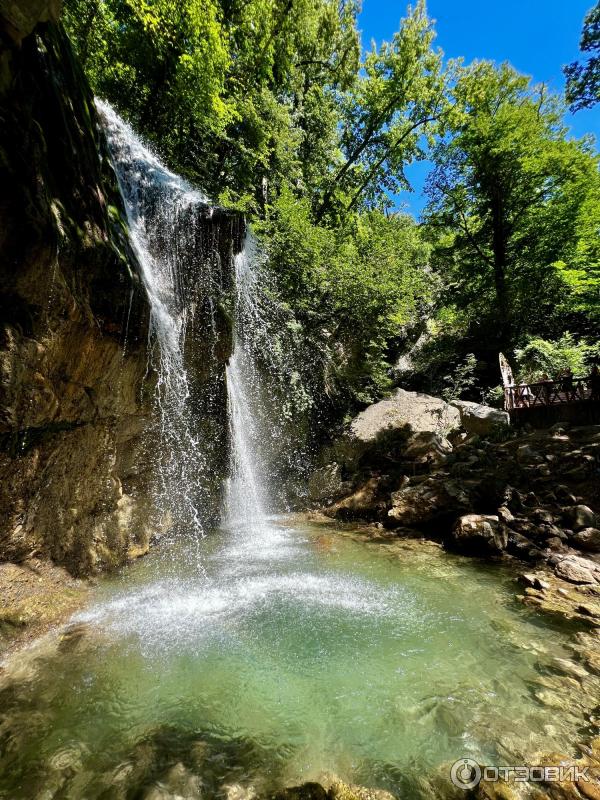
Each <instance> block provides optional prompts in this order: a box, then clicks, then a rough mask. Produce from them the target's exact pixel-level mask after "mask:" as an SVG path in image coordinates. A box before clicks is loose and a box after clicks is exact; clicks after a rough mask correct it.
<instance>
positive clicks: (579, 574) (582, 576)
mask: <svg viewBox="0 0 600 800" xmlns="http://www.w3.org/2000/svg"><path fill="white" fill-rule="evenodd" d="M554 572H555V573H556V574H557V575H558V577H559V578H563V580H565V581H569V582H570V583H585V584H595V583H597V582H598V578H600V567H598V565H597V564H595V563H594V562H593V561H590V560H589V559H588V558H582V557H581V556H565V558H562V559H561V560H560V561H558V563H557V564H556V566H555V567H554Z"/></svg>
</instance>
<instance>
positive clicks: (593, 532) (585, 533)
mask: <svg viewBox="0 0 600 800" xmlns="http://www.w3.org/2000/svg"><path fill="white" fill-rule="evenodd" d="M571 542H572V544H573V546H574V547H578V548H579V549H580V550H587V551H589V552H590V553H600V530H598V528H583V530H580V531H578V532H577V533H575V534H573V536H572V537H571Z"/></svg>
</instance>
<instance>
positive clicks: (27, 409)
mask: <svg viewBox="0 0 600 800" xmlns="http://www.w3.org/2000/svg"><path fill="white" fill-rule="evenodd" d="M58 12H59V7H58V4H57V3H56V2H42V1H41V0H38V1H37V2H36V0H27V1H25V2H19V3H16V2H9V1H7V0H2V2H0V118H1V120H2V124H1V125H0V325H1V327H0V381H1V382H0V485H1V490H0V558H2V559H6V560H12V561H19V560H23V559H26V558H30V557H33V556H37V557H49V558H51V559H52V560H54V561H55V562H56V563H60V564H63V565H65V566H66V567H67V568H68V569H69V571H70V572H72V573H73V574H76V575H82V574H88V573H91V572H94V571H98V570H100V569H102V568H106V567H107V566H111V565H116V564H118V563H121V562H122V561H123V560H124V559H125V558H126V555H127V552H128V550H130V548H132V547H137V548H140V547H141V548H145V547H146V546H147V538H148V533H147V527H146V523H147V513H146V506H147V503H146V502H145V501H146V495H145V485H146V477H147V476H146V475H145V468H144V460H143V458H142V455H141V453H142V451H141V447H142V442H143V436H142V434H143V432H144V429H145V427H146V424H147V419H148V413H149V404H148V402H147V400H146V399H145V398H146V397H147V395H148V386H147V385H144V375H145V373H146V365H147V354H146V345H145V343H146V340H147V327H148V309H147V306H146V299H145V294H144V292H143V290H142V288H141V285H140V281H139V278H138V277H137V274H136V272H135V262H134V259H133V258H132V254H131V253H130V251H129V245H128V239H127V233H126V228H125V223H124V213H123V207H122V204H121V199H120V195H119V192H118V188H117V183H116V179H115V176H114V174H113V171H112V168H111V165H110V162H109V159H108V156H107V151H106V145H105V143H104V141H103V137H102V135H101V132H100V130H99V127H98V124H97V119H96V113H95V109H94V105H93V98H92V96H91V93H90V91H89V88H88V87H87V84H86V81H85V79H84V77H83V75H82V73H81V71H80V69H79V66H78V64H77V63H76V61H75V59H74V58H73V54H72V51H71V47H70V43H69V41H68V39H67V37H66V35H65V34H64V32H63V31H62V29H61V27H60V25H59V24H58V23H57V21H56V18H57V15H58ZM147 383H148V382H146V384H147Z"/></svg>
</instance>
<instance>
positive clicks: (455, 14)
mask: <svg viewBox="0 0 600 800" xmlns="http://www.w3.org/2000/svg"><path fill="white" fill-rule="evenodd" d="M593 5H594V0H428V11H429V15H430V16H431V17H433V19H435V20H436V30H437V34H438V36H437V41H436V43H437V45H438V46H439V47H441V48H442V50H443V51H444V53H445V54H446V56H447V57H449V58H455V57H458V56H462V57H463V58H464V59H465V63H469V62H470V61H473V60H474V59H476V58H485V59H492V60H494V61H498V62H500V61H509V62H510V63H511V64H512V65H513V66H514V67H515V68H516V69H518V70H519V71H520V72H523V73H525V74H527V75H531V76H532V78H533V79H534V81H536V82H542V81H543V82H544V83H547V84H548V85H549V86H550V87H552V88H553V89H555V90H556V91H561V90H562V89H563V87H564V80H563V74H562V71H561V67H562V66H563V65H564V64H567V63H569V62H571V61H574V60H576V59H577V58H578V55H579V48H578V44H579V37H580V35H581V28H582V23H583V18H584V16H585V14H586V12H587V11H588V10H589V9H590V8H591V7H592V6H593ZM406 6H407V2H406V1H405V0H363V10H362V12H361V15H360V19H359V27H360V28H361V31H362V41H363V46H364V47H365V48H370V44H371V40H373V39H374V40H375V42H376V43H377V44H380V43H381V42H382V41H383V40H384V39H390V38H391V37H392V35H393V33H394V32H395V31H396V30H397V29H398V27H399V22H400V19H401V18H402V17H403V16H404V15H405V12H406ZM567 122H568V124H569V125H570V126H571V129H572V132H573V134H574V135H576V136H581V135H583V134H584V133H588V132H591V133H594V134H596V136H597V137H598V138H599V139H600V104H599V105H598V106H596V107H595V108H593V109H590V110H588V111H579V112H578V113H577V114H574V115H572V114H569V115H568V118H567ZM428 169H429V167H428V165H427V164H426V163H423V164H416V165H414V166H412V167H410V168H409V170H408V171H407V174H408V176H409V178H410V180H411V183H412V184H413V186H414V187H415V192H414V193H408V192H403V193H402V194H401V195H399V196H398V204H399V205H406V206H407V207H408V209H409V210H410V211H412V212H413V213H414V214H416V215H418V214H419V212H420V211H421V209H422V207H423V205H424V198H423V197H422V196H421V191H420V190H421V187H422V185H423V182H424V180H425V176H426V175H427V172H428Z"/></svg>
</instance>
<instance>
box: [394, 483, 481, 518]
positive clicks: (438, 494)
mask: <svg viewBox="0 0 600 800" xmlns="http://www.w3.org/2000/svg"><path fill="white" fill-rule="evenodd" d="M470 503H471V501H470V498H469V495H468V494H467V492H465V490H464V488H463V486H462V485H461V483H460V482H457V481H453V480H451V479H447V480H444V481H439V480H436V479H435V478H428V479H426V480H424V481H422V482H420V483H413V482H411V481H409V482H408V483H406V481H403V484H402V485H401V486H400V488H399V489H398V490H397V491H395V492H393V493H392V507H391V508H390V510H389V511H388V516H389V517H390V518H391V519H392V520H394V521H395V522H396V523H398V524H399V525H402V526H404V527H416V528H419V527H422V526H427V525H429V524H430V523H432V522H435V521H436V520H438V519H440V518H443V517H449V516H453V515H456V514H461V513H464V512H465V511H467V510H468V509H469V507H470Z"/></svg>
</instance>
